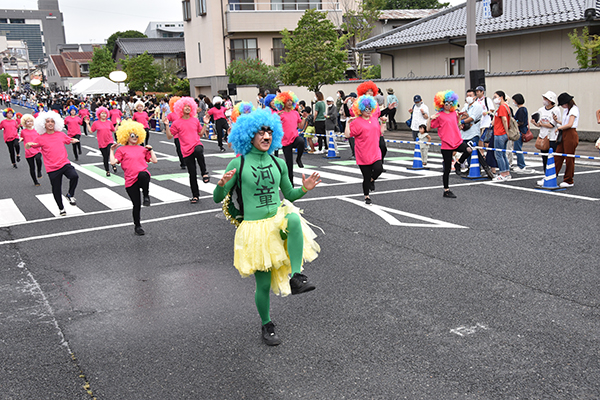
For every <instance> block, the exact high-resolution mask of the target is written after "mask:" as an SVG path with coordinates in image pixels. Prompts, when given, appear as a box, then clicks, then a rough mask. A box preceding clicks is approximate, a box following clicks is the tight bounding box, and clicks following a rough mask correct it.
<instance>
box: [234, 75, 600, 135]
mask: <svg viewBox="0 0 600 400" xmlns="http://www.w3.org/2000/svg"><path fill="white" fill-rule="evenodd" d="M599 81H600V72H598V71H589V72H577V71H569V72H559V73H549V74H531V75H512V76H487V77H486V86H487V88H488V91H487V95H488V97H490V98H491V97H492V95H493V93H494V91H496V90H502V91H504V92H505V93H506V95H507V96H508V97H509V98H510V97H511V96H512V95H514V94H516V93H521V94H522V95H523V96H524V97H525V106H526V107H527V109H528V110H529V113H530V115H531V114H532V113H533V112H535V111H537V110H538V109H539V108H540V107H542V94H543V93H545V92H546V91H548V90H552V91H553V92H555V93H556V94H557V95H558V94H560V93H562V92H568V93H570V94H571V95H572V96H574V97H575V103H577V106H578V107H579V109H580V112H581V116H580V121H579V127H578V129H577V130H578V132H579V135H580V139H582V140H590V141H591V140H593V141H595V140H597V139H598V136H599V135H600V125H598V124H597V122H596V110H597V109H598V108H600V103H599V102H598V99H597V94H596V92H595V91H594V90H590V85H593V84H594V83H595V82H599ZM359 83H360V81H348V82H340V83H336V84H334V85H327V86H324V87H322V88H321V92H323V95H324V96H325V97H327V96H332V97H333V98H334V99H335V98H336V92H337V91H338V90H343V91H344V93H346V95H347V94H349V93H350V92H356V87H357V86H358V84H359ZM375 84H376V85H377V86H378V87H379V88H381V89H382V90H383V91H384V93H385V90H386V89H387V88H392V89H394V92H395V95H396V96H397V97H398V101H399V105H398V111H397V114H396V121H398V122H403V121H405V120H406V119H408V118H409V117H410V115H409V113H408V109H409V108H410V107H411V106H412V104H413V101H412V99H413V96H414V95H415V94H420V95H421V96H422V97H423V100H424V101H425V104H427V105H428V106H429V108H430V109H431V110H433V97H434V96H435V94H436V93H437V92H438V91H442V90H447V89H450V90H454V91H455V92H456V93H458V94H459V99H460V102H461V103H462V102H464V98H465V94H464V93H463V91H464V87H465V83H464V79H463V78H438V79H410V80H409V79H403V80H379V81H375ZM281 90H284V91H285V90H292V91H293V92H294V93H296V95H297V96H298V98H299V99H300V100H304V101H306V103H307V104H309V103H310V101H312V99H313V97H314V94H313V93H311V92H308V91H307V90H306V88H300V87H295V86H281ZM257 94H258V89H257V88H256V87H249V86H243V87H238V96H237V97H236V100H244V101H250V102H252V103H253V104H256V96H257ZM532 130H533V131H534V132H535V129H532Z"/></svg>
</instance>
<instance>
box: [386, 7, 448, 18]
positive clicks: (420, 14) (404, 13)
mask: <svg viewBox="0 0 600 400" xmlns="http://www.w3.org/2000/svg"><path fill="white" fill-rule="evenodd" d="M438 12H440V10H436V9H426V10H382V11H381V14H379V19H380V20H385V19H419V18H425V17H428V16H430V15H433V14H436V13H438Z"/></svg>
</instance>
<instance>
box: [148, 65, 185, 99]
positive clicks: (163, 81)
mask: <svg viewBox="0 0 600 400" xmlns="http://www.w3.org/2000/svg"><path fill="white" fill-rule="evenodd" d="M155 66H156V68H157V69H158V78H157V79H156V83H155V85H154V90H156V91H157V92H171V91H172V90H173V89H172V88H173V85H175V84H176V83H177V82H178V81H179V78H178V77H177V73H178V72H179V70H180V69H181V68H180V67H179V65H177V61H176V60H174V59H167V60H162V61H155Z"/></svg>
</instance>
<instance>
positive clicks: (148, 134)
mask: <svg viewBox="0 0 600 400" xmlns="http://www.w3.org/2000/svg"><path fill="white" fill-rule="evenodd" d="M144 130H145V131H146V140H144V146H148V143H150V129H148V128H144ZM107 171H108V170H107Z"/></svg>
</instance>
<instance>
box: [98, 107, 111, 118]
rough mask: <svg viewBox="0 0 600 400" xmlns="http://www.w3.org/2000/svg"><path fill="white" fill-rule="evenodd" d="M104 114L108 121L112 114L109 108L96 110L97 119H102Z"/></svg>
mask: <svg viewBox="0 0 600 400" xmlns="http://www.w3.org/2000/svg"><path fill="white" fill-rule="evenodd" d="M102 113H106V118H107V119H108V116H109V115H110V113H109V112H108V108H106V107H98V108H97V109H96V118H98V119H100V114H102Z"/></svg>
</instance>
